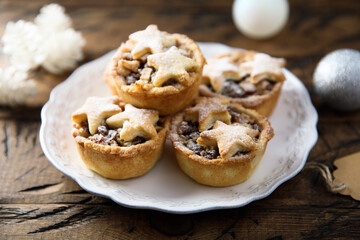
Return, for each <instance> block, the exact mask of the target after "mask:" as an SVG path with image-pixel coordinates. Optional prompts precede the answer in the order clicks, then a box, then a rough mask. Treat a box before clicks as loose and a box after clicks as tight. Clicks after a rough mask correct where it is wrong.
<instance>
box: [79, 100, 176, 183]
mask: <svg viewBox="0 0 360 240" xmlns="http://www.w3.org/2000/svg"><path fill="white" fill-rule="evenodd" d="M111 98H116V97H115V96H114V97H111ZM108 99H110V98H108ZM95 100H96V99H95ZM116 101H117V102H119V105H120V106H121V108H122V109H124V103H122V102H121V100H120V99H117V100H116ZM126 106H131V105H125V108H126ZM120 111H121V110H120ZM146 111H147V112H149V114H148V115H153V112H157V111H154V110H146ZM125 112H126V109H125V111H122V112H120V113H114V114H113V115H112V116H110V117H109V116H107V119H109V118H111V117H115V118H116V114H121V113H125ZM76 116H77V114H74V116H73V121H74V123H73V132H72V135H73V137H74V139H75V143H76V146H77V149H78V152H79V153H80V156H81V158H82V160H83V162H84V163H85V165H86V166H87V167H88V168H89V169H91V170H93V171H95V172H97V173H98V174H100V175H101V176H103V177H106V178H110V179H127V178H133V177H138V176H141V175H143V174H145V173H147V172H148V171H149V170H150V169H151V168H152V167H153V166H154V165H155V163H156V162H157V160H158V159H159V158H160V156H161V154H162V152H163V147H164V142H165V138H166V132H167V130H168V128H169V124H170V117H163V118H162V124H161V127H160V128H158V131H157V133H156V134H154V133H152V134H151V137H150V138H149V139H147V140H145V142H143V143H138V144H135V145H131V144H130V146H120V145H116V144H115V145H114V144H111V145H109V144H108V145H106V144H102V143H98V142H96V141H94V140H93V139H91V137H92V136H94V135H92V134H90V133H89V131H88V130H87V129H86V128H85V127H84V126H83V125H82V124H81V123H80V122H79V121H77V120H78V119H77V117H76ZM151 119H155V120H156V121H157V119H158V118H156V116H151ZM104 120H106V118H105V119H103V122H104ZM115 120H116V119H115ZM85 121H86V120H85ZM126 121H127V119H126ZM114 122H115V124H119V123H117V122H116V121H113V122H112V124H114ZM127 123H130V124H135V123H134V122H132V121H131V120H129V121H127ZM125 125H126V124H125V123H124V124H123V125H122V127H123V128H122V129H124V128H125ZM135 125H136V124H135ZM130 130H131V131H142V129H140V130H139V129H135V130H134V129H130ZM146 133H147V132H146ZM126 134H128V131H126ZM133 135H134V134H133V133H130V134H129V135H128V137H129V136H130V137H131V136H133ZM139 136H145V135H144V133H142V132H141V133H140V135H139Z"/></svg>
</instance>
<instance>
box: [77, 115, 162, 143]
mask: <svg viewBox="0 0 360 240" xmlns="http://www.w3.org/2000/svg"><path fill="white" fill-rule="evenodd" d="M164 123H165V122H164V119H162V118H161V119H159V121H158V122H157V123H156V125H155V129H156V131H157V132H159V131H160V130H161V129H163V127H164ZM81 128H82V131H83V133H84V134H83V135H85V137H87V138H88V139H89V140H91V141H93V142H95V143H98V144H102V145H107V146H120V147H129V146H133V145H137V144H141V143H144V142H146V141H147V139H145V138H143V137H135V138H134V139H133V140H131V141H124V140H123V139H121V138H120V132H121V129H122V128H117V129H113V128H110V127H109V126H108V125H107V124H106V123H105V121H103V122H102V123H101V124H100V126H99V127H98V130H97V132H96V133H95V134H94V135H90V132H89V127H88V122H87V121H83V122H82V123H81Z"/></svg>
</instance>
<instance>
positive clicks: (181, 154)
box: [168, 101, 274, 187]
mask: <svg viewBox="0 0 360 240" xmlns="http://www.w3.org/2000/svg"><path fill="white" fill-rule="evenodd" d="M227 102H228V101H227ZM227 106H230V107H232V109H236V112H239V113H244V114H246V115H248V116H250V117H251V118H254V119H255V120H256V124H258V126H260V128H261V131H260V133H259V136H258V139H257V141H256V146H255V148H254V149H253V150H250V151H249V152H246V153H245V154H240V155H234V156H232V157H229V158H227V159H223V158H222V157H221V156H220V157H217V158H214V159H208V158H206V157H204V156H200V155H198V154H196V153H195V152H194V151H192V150H191V149H190V148H189V147H187V146H186V144H185V140H184V138H183V136H181V135H180V134H179V127H180V125H181V124H182V122H183V121H184V119H185V113H184V112H181V113H178V114H176V115H175V116H174V117H173V119H172V122H171V125H170V131H169V134H168V138H169V139H170V140H171V141H172V145H173V147H174V149H175V155H176V158H177V162H178V164H179V166H180V168H181V169H182V170H183V171H184V172H185V173H186V174H187V175H188V176H190V177H191V178H192V179H194V180H195V181H197V182H198V183H201V184H204V185H209V186H215V187H225V186H231V185H235V184H238V183H240V182H243V181H245V180H246V179H248V178H249V177H250V176H251V174H252V173H253V171H254V170H255V168H256V166H257V165H258V163H259V162H260V160H261V158H262V156H263V154H264V152H265V149H266V146H267V143H268V141H269V140H270V139H271V138H272V137H273V134H274V133H273V129H272V128H271V125H270V122H269V121H268V120H267V118H266V117H263V116H261V115H259V114H258V113H257V112H255V111H253V110H250V109H245V108H243V107H242V106H241V105H239V104H237V103H230V102H228V103H227ZM222 124H224V123H221V125H222ZM232 124H234V121H233V122H232ZM224 125H225V124H224ZM235 125H236V124H235ZM228 126H229V125H228ZM203 133H204V132H203ZM201 134H202V133H201ZM201 134H200V136H201ZM198 142H199V139H198ZM220 155H221V153H220Z"/></svg>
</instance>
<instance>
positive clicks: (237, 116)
mask: <svg viewBox="0 0 360 240" xmlns="http://www.w3.org/2000/svg"><path fill="white" fill-rule="evenodd" d="M228 111H229V113H230V115H231V123H241V124H245V125H246V126H247V127H250V128H252V129H254V130H258V131H259V132H261V130H262V129H261V127H260V126H259V125H258V124H257V123H256V120H255V118H253V117H251V116H249V115H247V114H245V113H239V112H237V111H236V109H235V108H233V107H231V106H229V108H228ZM178 134H179V135H180V136H181V137H182V138H183V139H184V145H185V146H186V147H188V148H189V149H190V150H191V151H193V152H194V153H195V154H197V155H199V156H201V157H205V158H207V159H210V160H212V159H216V158H220V154H219V150H218V148H217V147H203V146H201V145H200V144H198V143H197V142H196V141H197V139H198V138H199V137H200V131H199V124H198V123H197V122H195V123H194V122H191V121H182V122H181V124H180V126H179V128H178ZM258 138H259V136H257V137H256V138H255V139H254V140H255V141H257V140H258ZM246 153H248V151H243V152H237V153H236V154H235V155H234V157H240V156H241V155H244V154H246Z"/></svg>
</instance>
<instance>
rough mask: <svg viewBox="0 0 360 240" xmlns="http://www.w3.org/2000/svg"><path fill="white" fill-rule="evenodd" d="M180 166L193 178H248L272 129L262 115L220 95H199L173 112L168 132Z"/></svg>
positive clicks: (224, 182) (208, 181) (217, 181)
mask: <svg viewBox="0 0 360 240" xmlns="http://www.w3.org/2000/svg"><path fill="white" fill-rule="evenodd" d="M168 136H169V138H170V140H171V141H172V144H173V147H174V148H175V154H176V158H177V161H178V164H179V166H180V168H181V169H182V170H183V171H184V172H185V173H186V174H187V175H189V176H190V177H191V178H193V179H194V180H195V181H197V182H199V183H201V184H205V185H210V186H217V187H223V186H231V185H234V184H237V183H240V182H243V181H245V180H246V179H248V178H249V177H250V175H251V174H252V172H253V171H254V169H255V168H256V166H257V165H258V163H259V161H260V160H261V158H262V156H263V154H264V152H265V149H266V145H267V143H268V141H269V140H270V139H271V138H272V137H273V129H272V127H271V125H270V123H269V121H268V120H267V118H266V117H263V116H261V115H259V114H258V113H257V112H256V111H254V110H250V109H245V108H243V107H242V106H241V105H240V104H237V103H233V102H230V101H225V100H223V99H220V98H207V97H199V98H197V99H196V100H195V105H194V106H189V107H188V108H186V109H185V110H184V111H183V112H180V113H178V114H176V115H175V116H174V117H173V119H172V122H171V125H170V132H169V134H168Z"/></svg>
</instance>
